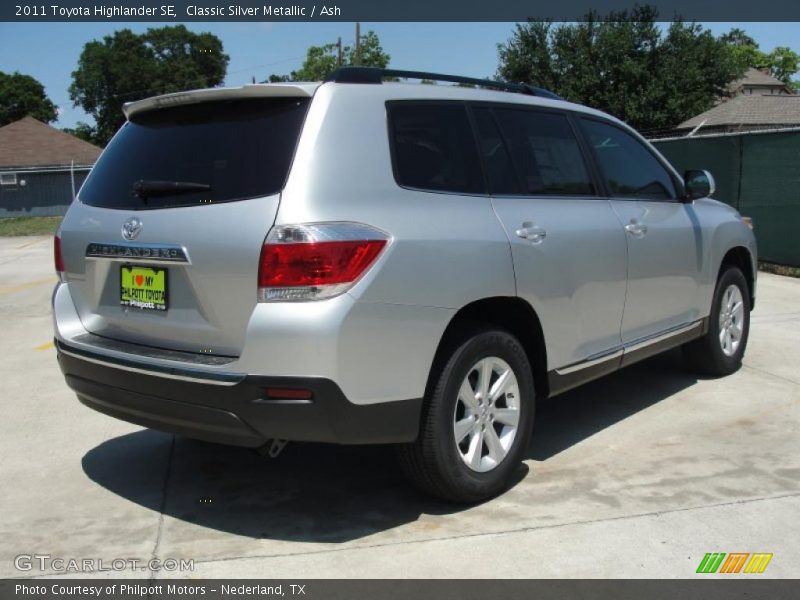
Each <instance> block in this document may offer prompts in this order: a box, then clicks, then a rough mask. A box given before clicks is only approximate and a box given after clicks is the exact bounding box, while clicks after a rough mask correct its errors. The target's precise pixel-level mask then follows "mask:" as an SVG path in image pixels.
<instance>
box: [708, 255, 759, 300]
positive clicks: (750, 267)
mask: <svg viewBox="0 0 800 600" xmlns="http://www.w3.org/2000/svg"><path fill="white" fill-rule="evenodd" d="M729 266H734V267H738V268H739V270H740V271H741V272H742V273H743V274H744V278H745V280H747V295H748V296H749V298H750V310H751V311H752V310H753V307H754V305H755V301H756V297H755V277H756V273H755V269H756V266H755V265H754V264H753V255H752V254H750V250H749V249H747V248H746V247H745V246H734V247H732V248H730V249H729V250H728V251H727V252H726V253H725V255H724V256H723V257H722V261H721V262H720V265H719V270H718V271H717V280H719V277H720V275H722V272H723V271H724V270H725V269H726V268H727V267H729Z"/></svg>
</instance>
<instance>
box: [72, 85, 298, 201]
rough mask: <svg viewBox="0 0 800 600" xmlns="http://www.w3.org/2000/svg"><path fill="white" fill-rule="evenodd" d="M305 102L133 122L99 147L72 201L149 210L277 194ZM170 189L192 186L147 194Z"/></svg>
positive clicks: (165, 114) (244, 105)
mask: <svg viewBox="0 0 800 600" xmlns="http://www.w3.org/2000/svg"><path fill="white" fill-rule="evenodd" d="M309 102H310V99H309V98H301V99H298V98H260V99H247V100H228V101H224V102H203V103H199V104H191V105H184V106H176V107H172V108H165V109H161V110H153V111H148V112H145V113H142V114H141V115H134V116H133V117H132V118H131V120H130V121H129V122H128V123H126V124H125V126H123V128H122V129H121V130H120V131H119V133H118V134H117V135H116V136H115V137H114V139H113V140H112V141H111V143H110V144H109V145H108V148H106V151H105V152H104V153H103V155H102V157H101V158H100V160H99V161H98V162H97V164H96V165H95V167H94V169H93V170H92V172H91V174H90V175H89V178H88V179H87V180H86V183H85V184H84V185H83V187H82V188H81V191H80V194H79V198H80V200H81V202H83V203H85V204H89V205H91V206H101V207H104V208H120V209H153V208H167V207H176V206H192V205H197V204H209V203H217V202H230V201H232V200H241V199H244V198H253V197H256V196H266V195H269V194H274V193H276V192H279V191H280V190H281V189H282V188H283V186H284V184H285V182H286V177H287V175H288V173H289V167H290V166H291V162H292V157H293V156H294V150H295V147H296V145H297V140H298V138H299V136H300V130H301V129H302V126H303V119H304V117H305V114H306V111H307V109H308V105H309ZM137 182H146V187H148V192H147V193H142V191H141V189H142V186H141V184H139V183H137ZM174 182H180V183H183V184H198V185H194V186H192V185H185V186H176V187H181V189H179V190H177V191H169V190H167V189H156V191H153V188H159V186H161V183H166V184H169V183H174ZM161 187H168V186H161ZM192 187H194V189H192ZM134 188H138V189H139V192H138V193H134Z"/></svg>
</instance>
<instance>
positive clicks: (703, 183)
mask: <svg viewBox="0 0 800 600" xmlns="http://www.w3.org/2000/svg"><path fill="white" fill-rule="evenodd" d="M683 186H684V188H685V189H686V200H687V201H692V200H697V199H698V198H708V197H709V196H710V195H711V194H713V193H714V192H715V191H716V189H717V186H716V184H715V183H714V176H713V175H712V174H711V173H709V172H708V171H700V170H691V171H686V172H685V173H684V174H683Z"/></svg>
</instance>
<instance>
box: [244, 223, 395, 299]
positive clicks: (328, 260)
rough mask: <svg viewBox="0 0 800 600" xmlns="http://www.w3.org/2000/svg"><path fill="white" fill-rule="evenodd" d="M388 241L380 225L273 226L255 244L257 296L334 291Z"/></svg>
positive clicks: (283, 296) (346, 283)
mask: <svg viewBox="0 0 800 600" xmlns="http://www.w3.org/2000/svg"><path fill="white" fill-rule="evenodd" d="M388 241H389V236H387V235H386V234H385V233H383V232H382V231H379V230H377V229H374V228H372V227H369V226H367V225H361V224H357V223H321V224H314V225H290V226H280V227H276V228H275V229H273V230H272V231H271V232H270V234H269V235H268V236H267V240H266V242H265V243H264V246H263V247H262V249H261V259H260V262H259V270H258V289H259V301H260V302H276V301H298V300H322V299H325V298H331V297H333V296H338V295H339V294H342V293H344V292H345V291H347V290H348V289H349V288H350V287H352V285H353V284H354V283H355V282H356V281H357V280H358V278H359V277H361V275H363V274H364V273H365V272H366V270H367V269H368V268H369V266H370V265H371V264H372V263H373V262H375V259H376V258H377V257H378V255H379V254H380V253H381V251H382V250H383V249H384V248H385V247H386V245H387V243H388Z"/></svg>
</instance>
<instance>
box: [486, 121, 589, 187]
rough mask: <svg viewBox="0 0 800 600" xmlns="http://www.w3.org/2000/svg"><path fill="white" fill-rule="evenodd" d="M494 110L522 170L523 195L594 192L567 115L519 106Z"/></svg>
mask: <svg viewBox="0 0 800 600" xmlns="http://www.w3.org/2000/svg"><path fill="white" fill-rule="evenodd" d="M492 112H493V113H494V115H495V117H496V118H497V122H498V124H499V125H500V130H501V132H502V134H503V137H504V138H505V140H506V143H507V145H508V148H509V150H510V152H511V157H512V159H513V162H514V164H515V166H516V168H517V170H518V172H519V175H520V180H521V183H522V186H523V190H522V193H523V194H541V195H548V196H588V195H592V194H594V193H595V190H594V185H592V180H591V177H590V176H589V172H588V170H587V169H586V163H585V162H584V160H583V155H582V154H581V150H580V146H579V145H578V140H577V139H575V134H574V132H573V131H572V127H571V126H570V124H569V120H568V119H567V117H566V115H563V114H558V113H552V112H544V111H542V112H539V111H533V110H520V109H516V108H508V109H506V108H499V109H492Z"/></svg>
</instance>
